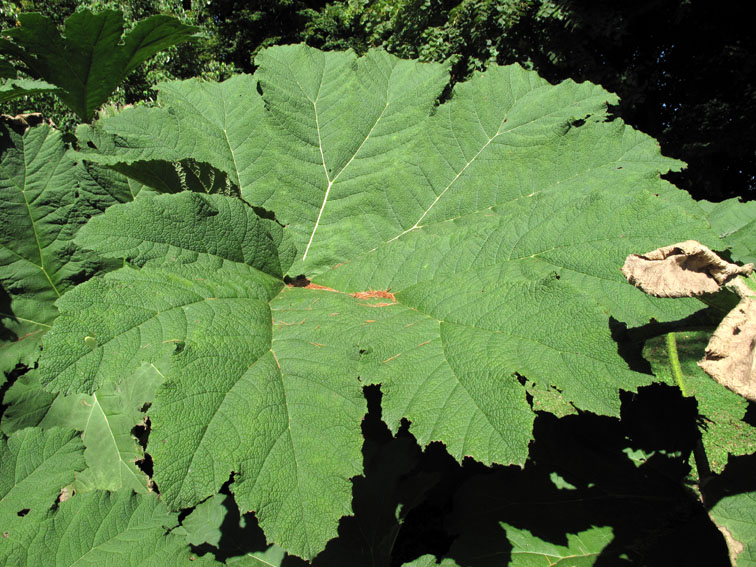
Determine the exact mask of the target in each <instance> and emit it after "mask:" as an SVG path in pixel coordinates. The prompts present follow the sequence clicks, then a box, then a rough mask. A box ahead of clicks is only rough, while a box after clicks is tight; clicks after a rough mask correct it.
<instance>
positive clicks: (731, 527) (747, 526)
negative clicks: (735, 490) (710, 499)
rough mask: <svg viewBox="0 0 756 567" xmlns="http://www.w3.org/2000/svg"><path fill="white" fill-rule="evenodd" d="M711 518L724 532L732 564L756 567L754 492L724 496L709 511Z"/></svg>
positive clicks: (755, 498)
mask: <svg viewBox="0 0 756 567" xmlns="http://www.w3.org/2000/svg"><path fill="white" fill-rule="evenodd" d="M710 514H711V517H712V519H713V520H714V521H715V522H716V523H717V525H718V526H719V528H720V530H722V531H723V532H724V531H726V536H725V540H726V541H727V547H728V548H729V549H730V557H731V559H732V564H733V565H737V567H753V566H754V565H756V492H744V493H741V494H733V495H732V496H725V497H723V498H722V499H721V500H720V501H719V502H717V503H716V504H715V505H714V507H713V508H712V509H711V512H710Z"/></svg>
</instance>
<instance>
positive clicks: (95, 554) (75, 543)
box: [26, 491, 216, 567]
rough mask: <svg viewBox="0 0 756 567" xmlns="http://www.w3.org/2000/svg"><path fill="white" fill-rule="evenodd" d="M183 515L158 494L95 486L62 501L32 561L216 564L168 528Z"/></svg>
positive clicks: (45, 526) (157, 566) (34, 547)
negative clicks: (172, 510)
mask: <svg viewBox="0 0 756 567" xmlns="http://www.w3.org/2000/svg"><path fill="white" fill-rule="evenodd" d="M177 523H178V519H177V517H176V515H175V514H172V513H170V512H169V511H168V509H167V508H166V506H165V505H164V504H163V503H162V502H160V501H159V500H158V497H157V496H156V495H155V494H148V495H136V494H133V493H130V492H129V491H120V492H115V493H111V492H92V493H89V494H82V495H78V494H77V495H76V496H74V497H73V498H71V499H69V500H67V501H65V502H62V503H61V504H60V507H59V509H58V510H57V511H56V512H55V513H54V514H52V515H51V517H50V518H48V519H47V520H46V521H45V522H44V524H43V525H42V526H41V529H40V530H39V532H38V533H37V535H36V537H35V538H34V541H33V542H32V544H31V546H30V547H29V550H28V558H27V563H26V565H29V566H30V567H31V566H32V565H51V566H55V567H64V566H65V567H68V566H73V565H84V564H91V565H104V566H110V565H112V566H116V565H118V566H121V565H123V566H134V567H136V566H143V565H149V566H154V567H162V566H166V567H168V566H173V565H187V566H188V565H196V564H198V563H199V564H200V565H214V564H216V563H214V562H212V561H211V559H210V558H208V557H206V558H204V559H200V560H199V561H195V560H196V559H198V558H197V557H196V556H195V555H194V554H193V553H191V551H190V550H189V547H188V545H186V543H185V542H184V538H182V537H181V536H179V535H176V534H170V533H166V532H167V530H169V529H171V528H173V527H175V526H176V525H177Z"/></svg>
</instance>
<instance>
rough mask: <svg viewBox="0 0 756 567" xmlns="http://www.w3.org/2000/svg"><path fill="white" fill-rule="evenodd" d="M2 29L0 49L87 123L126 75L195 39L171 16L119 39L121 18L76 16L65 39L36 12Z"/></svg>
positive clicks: (153, 20)
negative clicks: (56, 90)
mask: <svg viewBox="0 0 756 567" xmlns="http://www.w3.org/2000/svg"><path fill="white" fill-rule="evenodd" d="M19 21H20V22H21V25H20V26H19V27H16V28H12V29H9V30H5V31H4V34H5V35H6V36H7V38H8V39H3V40H2V41H1V42H0V49H3V50H4V51H5V52H6V53H7V54H8V55H10V56H12V57H14V58H16V59H19V60H20V61H22V62H23V63H24V65H26V68H27V71H28V72H29V73H31V74H32V75H33V76H35V77H38V78H41V79H44V80H45V81H47V82H48V83H52V84H53V85H56V86H57V87H60V89H61V91H60V93H59V96H60V98H61V99H62V100H63V102H65V103H66V104H67V105H68V107H69V108H71V110H73V111H74V112H75V113H76V114H78V115H79V117H80V118H81V119H82V120H84V121H85V122H89V121H90V120H91V119H92V117H93V116H94V113H95V110H97V108H98V107H99V106H100V105H101V104H102V103H104V102H105V101H106V100H107V99H108V97H109V96H110V94H111V93H112V92H113V91H114V90H115V88H116V86H117V85H118V83H120V82H121V81H122V80H123V79H124V78H125V77H126V75H128V74H129V73H130V72H131V71H133V70H134V69H135V68H136V67H137V66H138V65H139V64H140V63H142V62H143V61H145V60H147V59H149V58H150V57H152V56H153V55H155V54H156V53H158V52H159V51H162V50H163V49H166V48H168V47H170V46H172V45H175V44H177V43H181V42H182V41H186V40H188V39H190V38H192V37H194V36H195V34H196V32H197V29H196V28H193V27H191V26H186V25H184V24H181V23H179V21H178V20H177V19H175V18H171V17H170V16H162V15H160V16H151V17H149V18H147V19H145V20H142V21H140V22H138V23H137V24H136V25H135V26H134V27H133V28H132V29H131V30H130V31H129V32H128V33H127V34H126V35H125V36H123V37H121V36H122V35H123V14H122V13H121V12H119V11H116V10H104V11H102V12H100V13H98V14H92V12H90V11H89V10H81V11H78V12H74V13H73V14H72V15H71V16H70V17H69V18H68V19H66V22H65V27H64V30H63V35H61V34H60V32H59V31H58V29H57V28H56V27H55V24H53V22H52V20H50V19H49V18H47V17H46V16H43V15H42V14H39V13H26V14H20V15H19Z"/></svg>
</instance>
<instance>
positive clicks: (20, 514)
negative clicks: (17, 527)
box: [17, 508, 31, 518]
mask: <svg viewBox="0 0 756 567" xmlns="http://www.w3.org/2000/svg"><path fill="white" fill-rule="evenodd" d="M30 511H31V510H30V509H29V508H24V509H23V510H19V511H18V512H17V515H18V517H19V518H23V517H24V516H26V515H27V514H28V513H29V512H30Z"/></svg>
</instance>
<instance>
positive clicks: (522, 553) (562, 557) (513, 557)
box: [404, 524, 612, 567]
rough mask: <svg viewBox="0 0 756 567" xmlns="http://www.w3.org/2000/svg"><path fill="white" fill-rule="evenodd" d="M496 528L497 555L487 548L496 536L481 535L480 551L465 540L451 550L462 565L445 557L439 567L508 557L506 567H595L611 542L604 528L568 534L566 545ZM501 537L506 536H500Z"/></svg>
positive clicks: (413, 566)
mask: <svg viewBox="0 0 756 567" xmlns="http://www.w3.org/2000/svg"><path fill="white" fill-rule="evenodd" d="M500 528H501V532H502V533H500V534H499V537H500V538H501V547H500V550H499V551H498V552H494V551H493V550H492V549H491V539H492V537H494V538H495V537H496V535H497V534H492V533H489V532H481V533H479V534H478V535H479V537H480V538H481V541H482V542H485V551H484V552H482V553H480V554H478V553H476V545H478V544H479V543H480V542H477V543H476V542H475V541H474V539H473V540H465V541H464V543H463V544H462V545H459V546H456V547H455V548H453V550H452V555H453V556H455V555H456V554H460V555H459V556H461V557H464V562H463V563H458V562H457V561H455V560H454V559H449V558H447V559H444V560H443V561H441V563H440V565H441V567H460V566H461V565H475V567H489V566H490V567H497V566H499V565H503V564H504V563H502V559H503V558H504V557H510V559H509V561H508V562H507V563H506V565H508V566H510V567H542V566H543V565H548V566H549V567H590V566H591V565H595V563H596V560H597V559H598V557H599V555H600V554H601V551H602V550H603V549H604V548H605V547H606V546H607V545H608V544H609V543H610V542H611V541H612V530H611V528H606V527H601V528H591V529H588V530H586V531H584V532H581V533H578V534H569V533H568V534H566V538H565V539H566V545H559V544H554V543H551V542H549V541H545V540H543V539H541V538H539V537H537V536H535V535H533V534H532V533H531V532H529V531H528V530H524V529H517V528H516V527H513V526H508V525H506V524H501V526H500ZM503 534H506V536H505V537H502V535H503ZM436 564H437V563H436V560H435V557H433V556H427V555H426V556H423V557H421V558H419V559H416V560H415V561H413V562H412V563H405V565H404V567H431V566H432V565H436Z"/></svg>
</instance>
